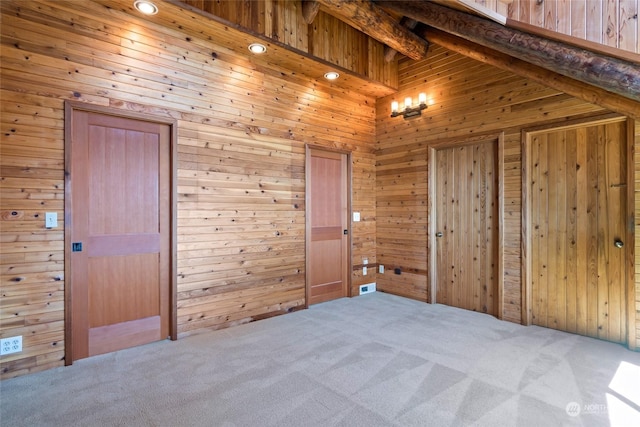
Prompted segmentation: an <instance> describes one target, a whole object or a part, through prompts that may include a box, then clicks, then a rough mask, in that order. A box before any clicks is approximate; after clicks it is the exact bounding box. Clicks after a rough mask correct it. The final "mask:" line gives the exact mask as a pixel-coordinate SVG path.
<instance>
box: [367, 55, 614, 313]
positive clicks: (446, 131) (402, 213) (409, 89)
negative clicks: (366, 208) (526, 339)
mask: <svg viewBox="0 0 640 427" xmlns="http://www.w3.org/2000/svg"><path fill="white" fill-rule="evenodd" d="M399 70H400V76H399V79H400V81H399V84H400V89H399V91H398V93H397V95H396V96H389V97H385V98H380V99H379V100H378V108H377V118H376V132H377V139H378V141H377V155H376V166H377V179H376V182H377V198H376V204H377V214H378V218H377V244H378V260H377V261H378V263H379V264H383V265H385V268H386V271H385V273H384V274H379V275H378V278H377V284H378V289H380V290H382V291H387V292H391V293H396V294H399V295H405V296H409V297H412V298H416V299H420V300H426V299H427V295H428V291H427V272H428V271H429V268H430V266H429V262H428V257H427V245H428V242H427V230H428V229H429V228H428V225H429V224H428V220H429V212H428V209H427V208H428V192H427V188H428V186H427V184H428V177H429V175H428V149H427V147H428V146H429V145H430V144H433V143H436V142H438V141H441V140H445V139H451V138H460V139H464V138H465V137H467V136H469V135H476V134H481V133H496V132H504V157H503V159H502V162H503V165H504V183H503V188H504V190H503V191H504V200H503V202H504V216H503V227H504V228H503V239H504V249H503V250H504V273H503V279H504V307H503V310H502V313H501V315H502V317H503V318H504V319H506V320H510V321H513V322H517V323H520V321H521V318H522V314H521V298H522V295H521V232H522V230H521V228H522V226H521V219H522V213H521V207H522V153H521V151H522V150H521V130H522V129H523V128H526V127H530V126H533V125H535V124H542V123H551V122H562V121H565V120H566V118H568V117H570V116H581V115H586V114H594V113H597V112H600V111H602V109H601V108H600V107H598V106H595V105H592V104H588V103H585V102H583V101H580V100H578V99H575V98H573V97H570V96H568V95H565V94H563V93H559V92H558V91H555V90H553V89H549V88H546V87H544V86H542V85H540V84H537V83H534V82H532V81H529V80H527V79H525V78H521V77H518V76H516V75H514V74H512V73H510V72H508V71H502V70H499V69H496V68H493V67H491V66H488V65H484V64H482V63H480V62H477V61H474V60H472V59H468V58H466V57H464V56H462V55H459V54H456V53H453V52H451V51H448V50H446V49H444V48H441V47H439V46H435V45H432V47H431V49H430V52H429V56H428V59H427V60H425V61H419V62H414V61H410V60H402V61H400V64H399ZM419 92H425V93H426V94H427V98H428V101H429V104H430V105H429V107H428V108H427V109H426V110H424V111H423V113H422V116H420V117H417V118H413V119H408V120H405V119H403V118H402V117H401V116H400V117H395V118H391V117H389V115H390V113H391V108H390V103H391V100H392V99H396V100H400V101H402V100H403V99H404V98H405V97H406V96H413V97H414V98H416V97H417V96H418V93H419ZM396 267H398V268H401V269H402V274H401V275H399V276H398V275H395V274H394V272H393V270H394V268H396Z"/></svg>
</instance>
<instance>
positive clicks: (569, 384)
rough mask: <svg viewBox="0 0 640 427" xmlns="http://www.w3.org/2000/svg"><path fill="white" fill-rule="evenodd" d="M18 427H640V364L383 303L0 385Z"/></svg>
mask: <svg viewBox="0 0 640 427" xmlns="http://www.w3.org/2000/svg"><path fill="white" fill-rule="evenodd" d="M0 425H1V426H3V427H5V426H6V427H9V426H352V427H353V426H367V427H370V426H466V425H478V426H492V427H493V426H561V425H567V426H599V425H603V426H607V425H628V426H640V353H634V352H631V351H628V350H626V349H624V348H623V347H622V346H620V345H616V344H612V343H607V342H603V341H598V340H595V339H590V338H584V337H580V336H576V335H571V334H566V333H562V332H557V331H553V330H550V329H544V328H538V327H522V326H519V325H514V324H512V323H508V322H501V321H499V320H496V319H494V318H492V317H490V316H487V315H483V314H479V313H473V312H469V311H464V310H458V309H455V308H451V307H446V306H441V305H429V304H425V303H420V302H417V301H412V300H408V299H404V298H400V297H395V296H392V295H387V294H382V293H379V292H378V293H373V294H369V295H365V296H362V297H358V298H353V299H341V300H337V301H332V302H329V303H324V304H320V305H316V306H313V307H311V308H310V309H309V310H304V311H300V312H296V313H292V314H287V315H285V316H279V317H275V318H271V319H267V320H262V321H259V322H255V323H251V324H247V325H244V326H239V327H235V328H230V329H226V330H222V331H215V332H207V333H202V334H199V335H196V336H191V337H188V338H185V339H182V340H179V341H175V342H170V341H165V342H159V343H155V344H151V345H147V346H143V347H138V348H135V349H130V350H125V351H120V352H117V353H112V354H109V355H104V356H98V357H94V358H90V359H85V360H81V361H78V362H76V363H75V364H74V365H73V366H71V367H66V368H58V369H53V370H50V371H46V372H41V373H37V374H32V375H27V376H23V377H19V378H14V379H10V380H5V381H2V382H0Z"/></svg>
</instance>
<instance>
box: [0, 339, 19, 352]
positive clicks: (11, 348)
mask: <svg viewBox="0 0 640 427" xmlns="http://www.w3.org/2000/svg"><path fill="white" fill-rule="evenodd" d="M21 351H22V335H18V336H15V337H10V338H2V339H0V355H5V354H13V353H20V352H21Z"/></svg>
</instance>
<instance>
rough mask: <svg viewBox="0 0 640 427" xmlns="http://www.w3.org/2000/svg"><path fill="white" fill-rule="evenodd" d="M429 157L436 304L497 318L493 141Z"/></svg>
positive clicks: (496, 175)
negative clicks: (432, 162)
mask: <svg viewBox="0 0 640 427" xmlns="http://www.w3.org/2000/svg"><path fill="white" fill-rule="evenodd" d="M432 155H435V171H434V174H432V176H433V177H434V178H435V185H434V186H433V188H435V195H434V196H435V197H434V198H435V201H434V208H435V209H434V211H435V218H434V219H433V220H434V221H435V236H434V237H432V242H434V243H433V246H434V248H435V251H436V253H435V271H434V272H433V273H432V281H433V282H434V284H435V302H437V303H440V304H446V305H450V306H453V307H459V308H464V309H467V310H473V311H479V312H482V313H488V314H491V315H494V316H496V315H497V313H498V219H499V218H498V174H497V159H498V156H497V143H496V141H495V140H494V141H488V142H480V143H476V144H472V145H463V146H457V147H450V148H443V149H439V150H436V151H435V153H434V152H433V151H432ZM433 287H434V286H433V285H432V289H433ZM432 301H433V298H432Z"/></svg>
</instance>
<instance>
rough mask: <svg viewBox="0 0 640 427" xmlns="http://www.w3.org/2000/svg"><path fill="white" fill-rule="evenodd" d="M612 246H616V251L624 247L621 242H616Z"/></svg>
mask: <svg viewBox="0 0 640 427" xmlns="http://www.w3.org/2000/svg"><path fill="white" fill-rule="evenodd" d="M613 244H614V245H616V248H618V249H620V248H622V247H623V246H624V243H622V240H616V241H615V242H614V243H613Z"/></svg>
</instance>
